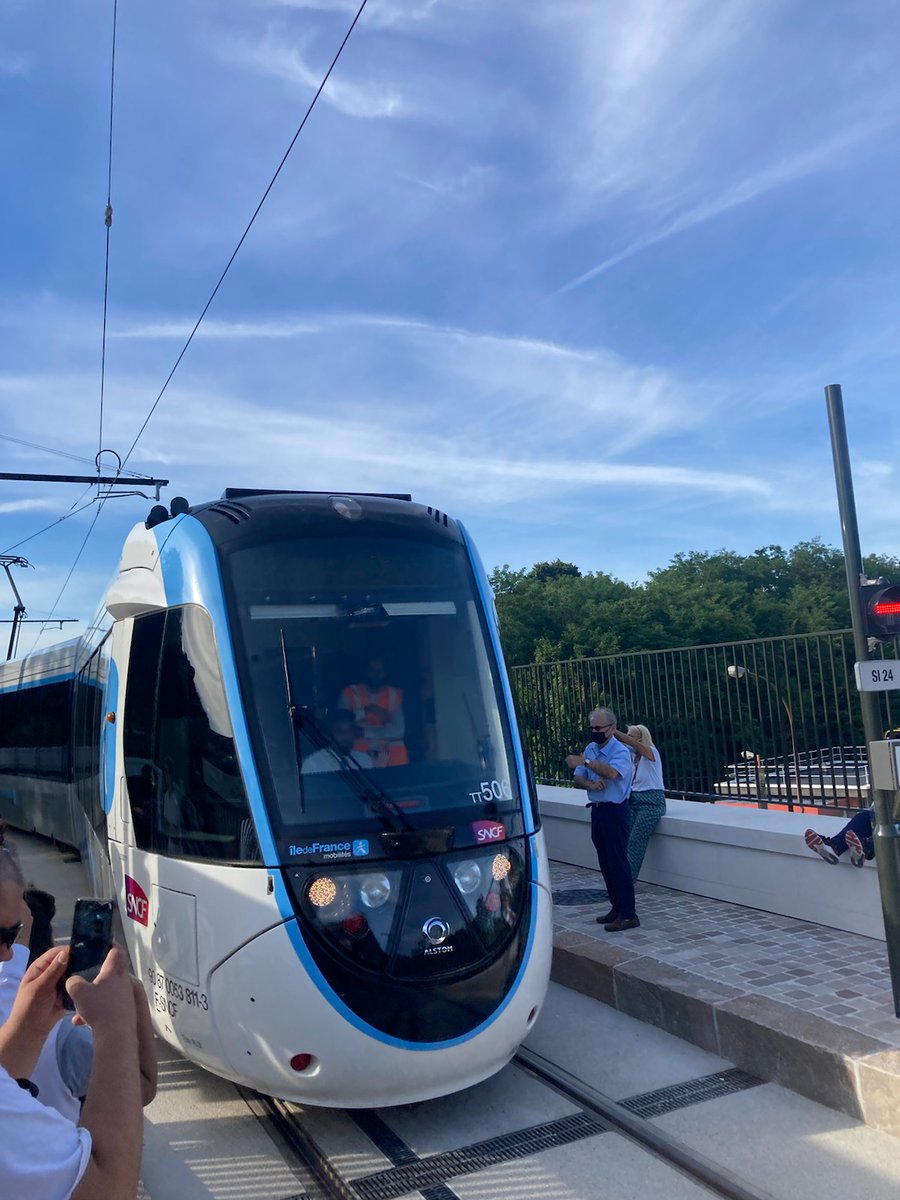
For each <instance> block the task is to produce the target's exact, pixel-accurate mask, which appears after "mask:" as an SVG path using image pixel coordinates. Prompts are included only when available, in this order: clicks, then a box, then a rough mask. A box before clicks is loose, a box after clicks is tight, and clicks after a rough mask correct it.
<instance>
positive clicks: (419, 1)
mask: <svg viewBox="0 0 900 1200" xmlns="http://www.w3.org/2000/svg"><path fill="white" fill-rule="evenodd" d="M258 3H259V5H260V7H261V8H295V9H301V10H306V11H310V10H311V11H313V12H323V13H332V12H333V13H347V14H348V15H350V14H352V13H355V12H356V10H357V9H358V8H359V0H258ZM439 4H440V0H376V2H375V3H372V4H368V5H367V6H366V10H365V17H364V19H365V21H366V23H367V24H371V25H383V26H391V25H397V24H406V23H410V22H414V21H424V20H426V19H427V18H428V17H430V16H431V15H432V14H433V13H434V12H435V10H436V9H437V8H438V5H439ZM457 7H458V5H457Z"/></svg>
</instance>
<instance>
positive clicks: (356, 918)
mask: <svg viewBox="0 0 900 1200" xmlns="http://www.w3.org/2000/svg"><path fill="white" fill-rule="evenodd" d="M341 925H342V926H343V928H344V932H345V933H349V934H350V935H351V936H352V937H360V935H361V934H364V933H366V932H367V931H368V928H369V922H368V921H367V920H366V918H365V917H364V916H362V915H361V914H360V913H351V914H350V916H349V917H345V918H344V920H343V921H342V922H341Z"/></svg>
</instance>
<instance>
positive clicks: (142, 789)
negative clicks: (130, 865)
mask: <svg viewBox="0 0 900 1200" xmlns="http://www.w3.org/2000/svg"><path fill="white" fill-rule="evenodd" d="M165 624H166V614H165V613H164V612H158V613H150V614H148V615H147V616H146V617H136V618H135V621H134V629H133V631H132V635H131V654H130V655H129V659H128V682H127V684H126V691H125V728H124V733H123V740H124V749H125V781H126V783H127V785H128V796H129V799H130V801H131V819H132V821H133V822H134V836H135V840H136V841H137V844H138V845H139V846H140V848H141V849H142V850H149V849H150V848H151V838H152V829H153V809H154V805H155V792H156V789H155V784H154V765H153V725H154V721H155V718H156V687H157V681H158V677H159V654H160V649H161V647H162V638H163V631H164V629H165Z"/></svg>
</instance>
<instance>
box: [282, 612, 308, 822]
mask: <svg viewBox="0 0 900 1200" xmlns="http://www.w3.org/2000/svg"><path fill="white" fill-rule="evenodd" d="M279 633H280V634H281V665H282V667H283V668H284V690H285V694H286V695H287V710H288V718H289V720H290V722H291V737H292V738H293V739H294V761H295V762H296V764H297V787H298V788H299V789H300V812H301V813H303V814H304V815H305V814H306V798H305V796H304V794H303V752H302V750H301V749H300V740H299V738H298V737H297V734H296V721H297V705H296V704H295V703H294V692H293V689H292V688H291V672H290V668H289V667H288V657H287V646H286V645H285V644H284V630H283V629H281V630H279Z"/></svg>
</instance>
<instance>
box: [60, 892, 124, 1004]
mask: <svg viewBox="0 0 900 1200" xmlns="http://www.w3.org/2000/svg"><path fill="white" fill-rule="evenodd" d="M113 907H114V904H113V901H112V900H100V899H97V898H96V897H86V898H83V899H81V900H76V902H75V916H74V918H73V920H72V937H71V940H70V942H69V962H68V966H67V967H66V973H65V976H64V977H63V981H62V993H61V994H62V1002H63V1006H64V1007H65V1008H67V1009H69V1011H70V1012H71V1011H73V1010H74V1008H75V1005H74V1004H73V1003H72V1000H71V998H70V996H69V993H68V992H67V991H66V980H67V979H68V978H69V977H70V976H71V975H81V976H83V977H84V978H85V979H87V980H93V979H95V978H96V976H97V972H98V971H99V970H100V967H101V966H102V965H103V961H104V959H105V958H106V955H107V952H108V950H109V948H110V946H111V945H112V918H113Z"/></svg>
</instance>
